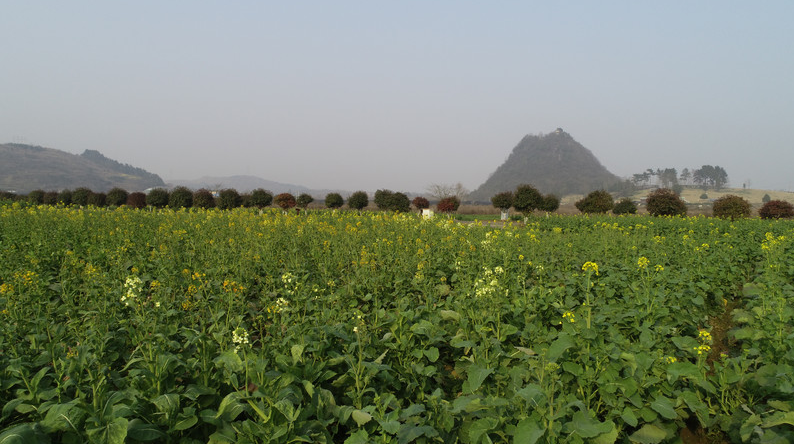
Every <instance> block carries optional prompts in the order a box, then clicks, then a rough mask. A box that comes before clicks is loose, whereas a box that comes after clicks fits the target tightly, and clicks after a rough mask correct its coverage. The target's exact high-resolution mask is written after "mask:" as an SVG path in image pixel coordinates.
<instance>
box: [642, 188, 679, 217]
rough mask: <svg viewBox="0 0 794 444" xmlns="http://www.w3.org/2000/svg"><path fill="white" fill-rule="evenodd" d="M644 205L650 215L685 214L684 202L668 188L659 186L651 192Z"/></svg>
mask: <svg viewBox="0 0 794 444" xmlns="http://www.w3.org/2000/svg"><path fill="white" fill-rule="evenodd" d="M646 206H647V208H648V213H650V214H651V215H652V216H686V204H685V203H684V201H683V200H681V198H680V197H678V195H677V194H675V192H673V190H671V189H669V188H659V189H656V190H654V191H653V192H651V194H649V195H648V199H647V201H646Z"/></svg>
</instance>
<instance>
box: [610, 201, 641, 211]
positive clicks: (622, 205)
mask: <svg viewBox="0 0 794 444" xmlns="http://www.w3.org/2000/svg"><path fill="white" fill-rule="evenodd" d="M612 213H613V214H637V205H635V204H634V202H632V200H631V199H629V198H628V197H624V198H623V199H620V201H618V203H616V204H615V207H614V208H612Z"/></svg>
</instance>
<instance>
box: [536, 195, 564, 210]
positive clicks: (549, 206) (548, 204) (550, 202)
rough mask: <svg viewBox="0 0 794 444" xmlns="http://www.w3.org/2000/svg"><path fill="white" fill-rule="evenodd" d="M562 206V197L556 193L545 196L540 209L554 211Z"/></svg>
mask: <svg viewBox="0 0 794 444" xmlns="http://www.w3.org/2000/svg"><path fill="white" fill-rule="evenodd" d="M559 208H560V198H559V197H557V196H556V195H554V194H547V195H545V196H543V200H541V202H540V205H539V206H538V209H539V210H541V211H545V212H547V213H553V212H555V211H557V210H558V209H559Z"/></svg>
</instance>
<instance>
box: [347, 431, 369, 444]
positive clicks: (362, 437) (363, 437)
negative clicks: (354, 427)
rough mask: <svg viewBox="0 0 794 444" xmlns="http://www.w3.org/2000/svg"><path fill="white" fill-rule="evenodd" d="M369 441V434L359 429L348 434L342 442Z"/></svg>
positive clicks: (361, 442)
mask: <svg viewBox="0 0 794 444" xmlns="http://www.w3.org/2000/svg"><path fill="white" fill-rule="evenodd" d="M368 442H369V434H368V433H367V431H366V430H364V429H360V430H358V431H357V432H356V433H353V434H352V435H350V436H349V437H348V438H347V439H346V440H345V442H344V444H367V443H368Z"/></svg>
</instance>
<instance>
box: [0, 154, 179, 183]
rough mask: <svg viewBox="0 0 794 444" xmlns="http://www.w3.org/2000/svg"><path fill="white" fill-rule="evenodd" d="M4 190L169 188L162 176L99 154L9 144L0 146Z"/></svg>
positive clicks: (0, 181) (0, 171)
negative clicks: (74, 152)
mask: <svg viewBox="0 0 794 444" xmlns="http://www.w3.org/2000/svg"><path fill="white" fill-rule="evenodd" d="M0 159H2V161H0V189H3V190H8V191H15V192H16V193H19V194H27V193H29V192H30V191H33V190H37V189H41V190H44V191H60V190H64V189H71V190H73V189H75V188H78V187H87V188H89V189H91V190H92V191H97V192H104V191H108V190H110V189H111V188H113V187H121V188H124V189H125V190H127V191H143V190H145V189H147V188H152V187H162V186H165V182H163V179H161V178H160V176H158V175H156V174H152V173H149V172H148V171H146V170H143V169H141V168H136V167H133V166H130V165H127V164H123V163H120V162H117V161H115V160H113V159H109V158H107V157H105V156H103V155H102V154H101V153H100V152H99V151H94V150H86V151H85V152H83V154H80V155H77V154H71V153H67V152H65V151H60V150H56V149H53V148H44V147H40V146H32V145H24V144H19V143H7V144H5V145H0Z"/></svg>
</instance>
